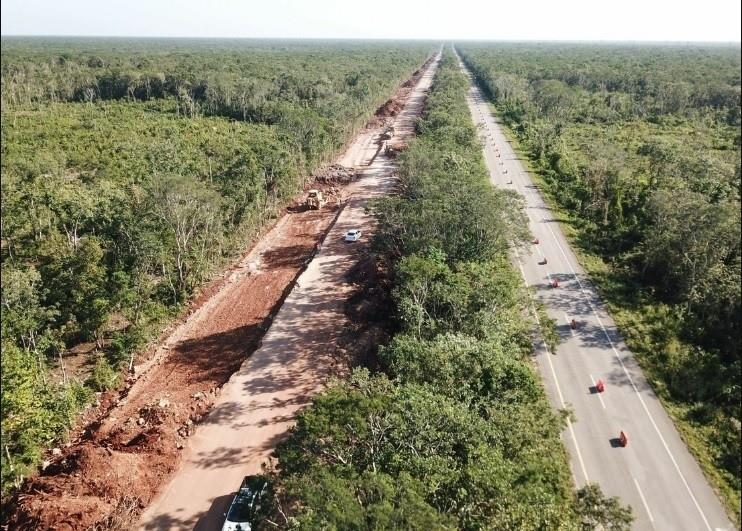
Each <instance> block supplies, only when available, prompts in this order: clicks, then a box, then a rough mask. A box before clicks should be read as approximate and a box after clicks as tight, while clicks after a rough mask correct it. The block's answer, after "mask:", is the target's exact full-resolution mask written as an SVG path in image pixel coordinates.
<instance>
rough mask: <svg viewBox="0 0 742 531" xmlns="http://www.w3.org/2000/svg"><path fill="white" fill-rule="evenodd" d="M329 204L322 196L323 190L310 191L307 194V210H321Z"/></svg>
mask: <svg viewBox="0 0 742 531" xmlns="http://www.w3.org/2000/svg"><path fill="white" fill-rule="evenodd" d="M325 203H327V198H326V197H325V196H324V194H322V191H321V190H314V189H313V190H309V192H308V193H307V201H306V205H307V208H309V209H310V210H319V209H320V208H322V207H323V206H325Z"/></svg>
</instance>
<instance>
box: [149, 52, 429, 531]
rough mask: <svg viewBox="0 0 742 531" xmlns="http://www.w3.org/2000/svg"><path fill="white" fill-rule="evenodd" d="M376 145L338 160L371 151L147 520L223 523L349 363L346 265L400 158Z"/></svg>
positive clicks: (406, 121)
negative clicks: (345, 354)
mask: <svg viewBox="0 0 742 531" xmlns="http://www.w3.org/2000/svg"><path fill="white" fill-rule="evenodd" d="M436 67H437V61H436V62H435V63H433V64H432V65H431V66H430V67H429V68H428V70H427V71H426V72H425V74H424V75H423V76H422V78H421V79H420V81H419V82H418V83H417V85H416V86H415V88H414V90H413V91H412V94H411V95H410V97H409V98H408V100H407V102H406V104H405V107H404V109H403V110H402V111H401V112H400V113H399V114H398V115H397V117H396V120H395V123H394V127H395V131H396V135H398V136H409V135H411V134H413V132H414V119H415V117H416V116H418V115H419V113H420V112H421V110H422V108H423V103H424V99H425V94H426V90H427V88H428V87H429V86H430V83H431V81H432V78H433V73H434V71H435V68H436ZM377 151H378V145H377V143H376V142H374V141H373V139H369V138H368V136H363V135H362V136H361V137H360V138H359V139H358V140H357V142H356V143H355V144H354V145H352V146H351V147H350V148H349V150H348V152H347V153H346V155H345V156H344V157H342V158H341V159H340V160H339V161H338V162H339V163H341V164H343V165H346V166H347V165H357V164H359V163H360V164H363V163H364V161H367V160H369V158H373V162H372V163H371V164H370V165H369V166H367V167H366V168H365V169H364V170H363V171H362V173H361V177H360V179H359V180H358V181H357V182H356V183H354V184H352V185H351V186H350V187H349V189H348V192H349V193H350V194H352V195H351V197H350V199H349V200H348V202H347V204H346V206H345V208H344V209H343V211H342V212H341V213H340V215H339V216H338V218H337V221H336V222H335V223H334V225H333V226H332V228H331V229H330V231H329V233H328V234H327V236H326V238H325V239H324V242H323V243H322V245H321V247H320V249H319V251H318V252H317V254H316V255H315V257H314V259H313V260H312V261H311V263H310V264H309V265H308V267H307V268H306V270H305V271H304V272H303V273H302V274H301V276H300V277H299V278H298V281H297V282H296V285H295V287H294V289H293V290H292V291H291V293H290V294H289V295H288V297H287V298H286V300H285V301H284V303H283V306H282V307H281V309H280V310H279V312H278V313H277V315H276V316H275V318H274V319H273V322H272V325H271V327H270V329H269V330H268V332H267V333H266V335H265V337H264V338H263V341H262V345H261V347H260V348H258V350H256V351H255V353H254V354H253V355H252V356H251V357H250V358H249V359H248V360H247V361H246V362H245V363H244V364H243V365H242V367H241V368H240V370H239V371H238V372H236V373H235V374H234V375H233V377H232V378H231V379H230V380H229V382H227V384H225V386H224V387H223V388H222V393H221V395H220V397H219V399H218V400H217V402H216V404H215V406H214V408H213V410H212V411H211V412H210V413H209V415H208V416H207V417H206V419H205V421H204V422H203V423H202V424H201V425H199V427H198V428H197V430H196V432H195V434H194V435H193V436H192V437H191V438H190V439H189V440H188V443H187V447H186V450H185V453H184V459H183V463H182V467H181V469H180V470H179V471H178V472H177V474H176V475H175V476H174V477H173V479H172V481H170V483H169V484H168V485H167V487H166V488H165V490H164V491H163V493H162V494H161V495H160V496H159V498H157V499H156V500H155V501H154V502H153V503H152V504H151V506H150V507H149V508H148V509H147V511H146V512H145V513H144V514H143V515H142V518H141V521H140V528H141V529H146V530H151V529H159V530H165V529H190V528H195V529H203V530H207V529H208V530H212V529H219V527H220V526H221V524H222V522H223V520H224V514H223V513H224V512H225V511H226V509H227V506H228V504H229V503H230V501H231V499H232V496H233V494H234V491H235V489H236V488H237V487H238V486H239V483H240V481H241V479H242V477H243V476H245V475H246V474H251V473H255V472H259V471H260V468H261V465H262V464H263V463H265V462H266V461H267V459H268V457H269V455H270V454H271V452H272V450H273V448H274V447H275V445H276V443H277V442H278V441H279V440H280V439H281V438H282V437H283V436H284V435H285V434H286V432H287V430H288V429H289V427H290V426H291V425H292V424H293V421H294V418H295V416H296V414H297V412H298V411H299V410H300V409H301V408H302V407H304V406H306V405H307V404H308V403H309V402H310V400H311V397H312V395H313V394H314V393H316V392H317V391H319V390H320V389H321V388H322V386H323V385H324V383H325V382H326V380H327V378H328V376H329V375H330V374H332V373H333V370H336V369H340V368H341V365H342V363H339V361H338V359H337V358H336V356H335V353H336V345H337V342H338V339H339V337H340V335H341V334H342V332H343V329H344V327H345V325H346V323H347V319H346V316H345V314H344V306H345V302H346V300H347V299H348V297H349V295H350V293H351V292H352V290H353V286H352V284H351V283H350V282H349V281H348V274H349V272H350V270H351V269H352V268H353V266H354V265H355V264H356V263H357V262H358V261H359V258H360V256H361V255H362V251H363V249H364V247H365V246H366V245H367V243H366V242H368V239H369V236H370V233H371V232H372V231H373V219H372V217H371V216H369V215H368V214H367V213H366V206H367V204H368V202H369V200H371V199H373V198H375V197H378V196H380V195H382V194H384V193H386V192H388V190H389V189H390V187H391V185H392V182H393V169H394V167H393V163H392V161H391V160H390V159H388V158H387V157H386V156H385V155H384V153H383V150H382V151H381V152H380V153H379V154H378V155H377ZM352 228H353V229H358V228H360V229H362V230H363V241H362V242H357V243H345V242H344V241H343V235H344V234H345V233H346V232H347V231H348V230H349V229H352ZM235 304H240V302H239V301H235ZM212 355H213V353H212Z"/></svg>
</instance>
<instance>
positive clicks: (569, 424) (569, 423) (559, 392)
mask: <svg viewBox="0 0 742 531" xmlns="http://www.w3.org/2000/svg"><path fill="white" fill-rule="evenodd" d="M515 256H516V261H517V262H518V268H519V269H520V274H521V275H522V276H523V282H524V283H525V285H526V286H528V281H527V280H526V274H525V271H524V270H523V264H522V263H521V261H520V256H519V255H518V250H517V249H515ZM528 298H529V299H530V302H531V312H532V313H533V317H534V318H535V319H536V324H537V325H538V326H539V327H541V321H540V319H539V318H538V313H536V307H535V306H534V304H533V297H532V296H531V292H530V290H529V291H528ZM541 344H542V346H543V348H544V350H545V351H546V359H547V360H548V362H549V368H550V369H551V375H552V377H553V378H554V385H555V386H556V390H557V395H558V396H559V403H560V404H561V405H562V408H563V409H564V408H566V407H567V404H566V403H565V402H564V395H563V394H562V388H561V386H560V385H559V378H557V375H556V371H555V370H554V363H553V362H552V361H551V350H550V349H549V346H548V345H547V344H546V341H544V339H543V338H541ZM567 427H568V428H569V433H570V435H571V436H572V442H573V443H574V445H575V451H576V453H577V460H578V461H579V462H580V469H581V470H582V475H583V476H584V477H585V484H587V483H590V476H588V475H587V468H586V467H585V461H584V460H583V459H582V452H581V451H580V445H579V443H578V442H577V435H575V430H574V427H573V426H572V421H571V420H570V419H569V418H567ZM572 476H573V477H574V473H572ZM576 485H577V480H576V478H575V486H576Z"/></svg>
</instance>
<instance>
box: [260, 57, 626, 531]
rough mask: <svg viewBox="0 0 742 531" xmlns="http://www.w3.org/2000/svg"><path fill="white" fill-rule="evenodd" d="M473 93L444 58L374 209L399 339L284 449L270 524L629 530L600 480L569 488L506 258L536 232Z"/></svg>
mask: <svg viewBox="0 0 742 531" xmlns="http://www.w3.org/2000/svg"><path fill="white" fill-rule="evenodd" d="M467 87H468V85H467V80H466V79H465V78H464V76H463V75H462V73H461V72H460V70H459V69H458V67H457V63H456V61H455V58H454V55H453V54H452V53H446V54H445V55H444V59H443V61H442V65H441V69H440V71H439V72H438V74H437V76H436V78H435V81H434V84H433V87H432V89H431V92H430V94H429V97H428V101H427V105H426V111H425V113H424V116H423V117H422V119H421V120H420V121H419V124H418V136H417V137H416V139H414V140H413V141H412V142H411V144H410V145H409V148H408V149H407V150H406V151H404V152H403V153H402V154H401V155H400V157H399V159H398V161H399V164H400V168H399V179H400V180H399V186H398V193H397V194H396V195H394V196H392V197H389V198H386V199H383V200H381V201H379V202H378V203H377V204H376V206H375V212H376V215H377V217H378V221H379V227H378V231H377V235H376V237H375V241H374V246H375V248H376V251H377V252H378V253H379V259H380V260H381V261H382V262H383V264H384V267H385V268H388V269H390V270H391V271H392V272H393V273H392V276H393V290H392V296H393V299H394V303H395V308H396V311H395V314H394V316H393V322H394V327H395V334H394V335H393V337H392V339H391V341H390V342H389V343H388V344H387V345H385V346H383V347H381V349H380V352H379V355H378V363H377V364H376V365H374V366H372V367H367V368H358V369H356V370H355V371H354V373H353V375H352V377H351V378H350V379H349V380H348V381H342V382H335V383H334V384H333V385H331V387H330V388H329V389H328V390H327V391H326V392H324V393H322V394H320V395H318V396H317V397H315V399H314V402H313V405H312V406H311V407H310V408H308V409H307V410H305V411H304V412H303V413H302V414H301V415H300V416H299V418H298V421H297V424H296V426H295V427H294V428H293V429H292V431H291V433H290V436H289V438H288V439H287V440H286V441H285V442H283V443H282V444H280V445H279V447H278V449H277V451H276V455H277V457H278V465H277V471H275V473H274V475H273V479H274V487H275V492H276V496H275V498H274V502H275V505H274V507H273V509H274V511H273V514H272V515H270V516H269V517H268V519H269V520H270V521H271V523H272V524H274V525H278V526H279V527H281V528H287V529H299V528H301V529H425V530H430V529H491V528H493V526H494V527H497V528H498V529H514V530H515V529H517V530H527V529H585V530H587V529H591V530H592V529H594V528H595V527H596V526H597V525H599V524H602V525H604V526H605V528H606V529H615V530H618V529H629V527H630V522H631V520H632V517H631V512H630V510H629V509H627V508H624V507H622V506H620V505H619V503H618V502H617V500H616V499H609V498H605V497H604V496H603V495H602V493H601V492H600V490H599V489H598V488H597V487H596V486H592V485H591V486H588V487H586V488H584V489H581V490H579V491H577V492H575V491H574V490H573V486H572V483H571V479H570V472H569V466H568V457H567V454H566V451H565V449H564V447H563V446H562V443H561V440H560V433H561V431H562V429H563V428H564V422H565V421H564V415H559V414H557V413H555V412H554V411H553V410H552V409H551V407H550V405H549V403H548V401H547V399H546V396H545V394H544V391H543V389H542V387H541V386H540V384H539V380H538V376H537V374H536V372H535V369H534V367H533V364H532V362H531V360H530V356H531V354H532V350H533V337H532V334H533V331H534V323H533V322H532V320H531V318H530V317H529V311H528V308H529V302H528V301H529V299H528V292H527V291H526V288H525V287H524V286H523V284H522V283H521V281H520V277H519V276H518V274H517V272H516V271H515V269H514V268H513V266H512V264H511V262H510V260H509V259H508V249H509V244H510V243H514V244H516V245H519V244H522V243H524V242H526V241H527V240H528V238H527V234H526V233H524V227H525V226H526V223H525V220H524V218H523V214H522V210H521V204H520V201H519V199H518V198H517V196H516V195H515V194H513V193H512V192H505V191H498V190H496V189H494V188H493V187H492V186H491V185H490V184H489V180H488V175H487V170H486V167H485V165H484V160H483V158H482V150H481V145H480V143H479V140H478V138H477V134H476V130H475V127H474V125H473V123H472V121H471V117H470V114H469V110H468V108H467V104H466V100H465V94H466V91H467ZM565 414H566V413H565ZM272 527H273V525H270V526H269V525H264V526H263V527H261V528H272Z"/></svg>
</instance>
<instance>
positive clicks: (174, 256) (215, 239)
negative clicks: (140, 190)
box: [149, 175, 221, 301]
mask: <svg viewBox="0 0 742 531" xmlns="http://www.w3.org/2000/svg"><path fill="white" fill-rule="evenodd" d="M220 204H221V200H220V198H219V196H218V195H217V194H216V193H215V192H214V191H212V190H210V189H209V188H208V187H207V186H206V185H204V184H203V183H199V182H198V181H197V180H196V179H194V178H192V177H186V176H182V175H166V176H163V177H160V178H157V179H155V181H154V183H153V184H152V189H151V201H150V204H149V211H150V214H151V216H152V217H153V218H155V219H156V220H157V221H158V223H161V224H162V227H163V229H164V231H165V235H166V240H165V241H164V242H163V243H164V245H163V248H162V253H163V254H162V257H161V264H162V269H163V272H167V270H168V269H169V267H170V266H171V264H172V265H173V266H174V267H175V281H174V283H173V297H174V299H175V300H176V301H179V300H181V299H182V297H183V295H184V294H185V293H187V292H188V290H189V289H190V288H191V286H192V283H193V282H195V281H197V280H198V279H200V278H201V274H202V273H203V271H204V268H205V265H206V263H207V259H208V256H209V254H210V253H211V252H213V250H214V249H215V248H216V247H217V245H218V243H219V241H220V238H221V227H220V225H219V222H220V216H219V207H220Z"/></svg>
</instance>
